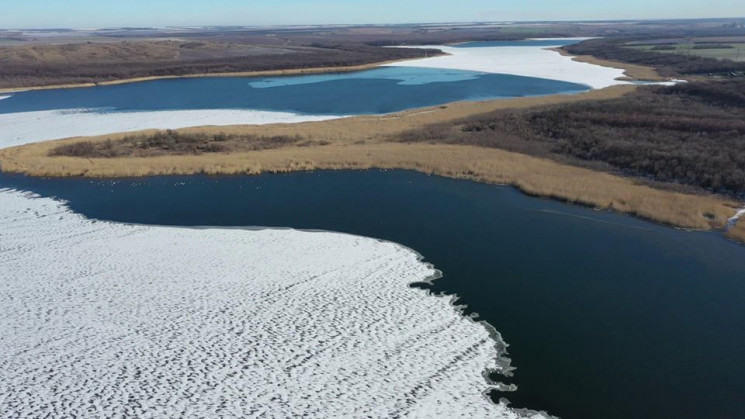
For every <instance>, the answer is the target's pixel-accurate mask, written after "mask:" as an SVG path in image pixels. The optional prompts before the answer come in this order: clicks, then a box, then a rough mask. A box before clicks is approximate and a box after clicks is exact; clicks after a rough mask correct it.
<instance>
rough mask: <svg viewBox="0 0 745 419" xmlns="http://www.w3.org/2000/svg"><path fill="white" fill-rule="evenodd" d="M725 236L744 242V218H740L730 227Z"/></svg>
mask: <svg viewBox="0 0 745 419" xmlns="http://www.w3.org/2000/svg"><path fill="white" fill-rule="evenodd" d="M727 237H728V238H730V239H732V240H734V241H737V242H740V243H743V244H745V219H742V220H740V221H739V222H738V223H737V224H735V225H734V226H732V228H730V229H729V230H727Z"/></svg>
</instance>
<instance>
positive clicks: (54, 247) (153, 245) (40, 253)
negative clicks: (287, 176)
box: [0, 190, 517, 418]
mask: <svg viewBox="0 0 745 419" xmlns="http://www.w3.org/2000/svg"><path fill="white" fill-rule="evenodd" d="M0 226H2V228H1V229H0V267H1V268H0V354H2V355H1V356H0V412H1V414H0V416H2V417H4V418H22V417H49V416H52V417H73V416H75V417H259V416H261V417H297V416H308V417H397V416H404V417H427V418H431V417H445V418H451V417H496V418H514V417H517V413H515V412H514V411H512V410H511V409H509V408H508V407H506V406H505V405H503V404H499V405H494V404H491V403H490V402H489V401H488V400H487V399H486V397H485V396H484V395H483V394H482V393H483V391H485V390H486V389H487V388H488V385H487V383H486V381H485V378H484V377H483V376H482V373H483V372H484V371H485V370H486V369H487V368H495V367H497V361H496V359H497V357H498V353H497V352H498V349H497V346H496V344H495V341H494V340H492V339H491V337H490V335H489V332H488V331H487V329H486V327H484V325H482V324H480V323H475V322H473V321H472V320H470V319H468V318H466V317H464V316H461V315H460V314H459V313H458V312H457V311H456V309H455V308H454V307H452V306H451V305H450V300H449V299H447V298H444V297H435V296H430V295H427V293H426V292H425V291H423V290H419V289H414V288H409V287H408V286H407V284H408V283H411V282H414V281H421V280H424V279H426V278H428V277H430V276H432V275H434V274H435V273H436V271H435V270H434V269H433V268H432V267H430V266H428V265H426V264H424V263H422V262H420V260H419V257H418V255H417V254H416V253H415V252H413V251H411V250H409V249H406V248H404V247H402V246H399V245H396V244H394V243H389V242H382V241H378V240H374V239H369V238H363V237H357V236H351V235H345V234H338V233H328V232H303V231H296V230H271V229H265V230H243V229H213V228H206V229H192V228H172V227H157V226H139V225H126V224H117V223H109V222H100V221H99V222H95V221H92V220H88V219H85V218H84V217H82V216H80V215H77V214H74V213H72V212H71V211H69V210H68V209H67V208H66V207H65V206H64V204H63V203H60V202H58V201H55V200H52V199H49V198H38V197H32V196H29V195H27V194H23V193H20V192H16V191H9V190H0Z"/></svg>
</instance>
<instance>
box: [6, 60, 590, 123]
mask: <svg viewBox="0 0 745 419" xmlns="http://www.w3.org/2000/svg"><path fill="white" fill-rule="evenodd" d="M585 90H589V88H588V87H587V86H585V85H581V84H576V83H569V82H563V81H556V80H548V79H540V78H533V77H522V76H513V75H506V74H486V73H479V72H473V71H460V70H443V69H428V68H409V67H382V68H377V69H373V70H367V71H360V72H353V73H334V74H323V75H307V76H292V77H251V78H246V77H208V78H191V79H174V80H156V81H149V82H141V83H130V84H122V85H114V86H98V87H90V88H77V89H57V90H37V91H28V92H22V93H16V94H13V95H12V96H11V97H10V98H8V99H4V100H2V101H0V113H14V112H31V111H45V110H55V109H81V108H86V109H95V110H97V111H100V112H116V111H119V112H121V111H158V110H187V109H188V110H193V109H257V110H264V111H283V112H292V113H298V114H320V115H358V114H380V113H389V112H396V111H401V110H405V109H411V108H418V107H425V106H435V105H441V104H445V103H449V102H455V101H461V100H485V99H495V98H509V97H521V96H541V95H549V94H556V93H578V92H582V91H585Z"/></svg>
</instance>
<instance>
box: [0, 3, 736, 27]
mask: <svg viewBox="0 0 745 419" xmlns="http://www.w3.org/2000/svg"><path fill="white" fill-rule="evenodd" d="M743 16H745V1H744V0H709V1H706V2H703V1H701V0H624V1H614V2H605V1H598V0H564V1H558V0H517V1H516V0H318V1H316V0H211V1H199V0H115V1H110V0H0V28H4V29H11V28H13V29H15V28H102V27H122V26H181V25H184V26H202V25H288V24H291V25H294V24H363V23H420V22H477V21H530V20H616V19H667V18H670V19H673V18H701V17H743Z"/></svg>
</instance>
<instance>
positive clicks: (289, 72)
mask: <svg viewBox="0 0 745 419" xmlns="http://www.w3.org/2000/svg"><path fill="white" fill-rule="evenodd" d="M441 55H447V54H446V53H442V54H441ZM423 58H427V57H420V58H407V59H405V60H389V61H378V62H375V63H369V64H359V65H353V66H341V67H309V68H288V69H285V70H261V71H238V72H227V73H197V74H184V75H180V76H177V75H172V76H144V77H132V78H127V79H120V80H108V81H101V82H92V83H67V84H54V85H48V86H29V87H0V94H6V93H21V92H26V91H35V90H55V89H77V88H86V87H97V86H116V85H119V84H129V83H141V82H146V81H155V80H174V79H196V78H205V77H214V78H222V77H277V76H297V75H306V74H327V73H331V74H333V73H350V72H354V71H364V70H372V69H375V68H378V67H381V66H384V65H386V64H388V65H390V64H395V63H397V62H401V61H411V60H419V59H423Z"/></svg>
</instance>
